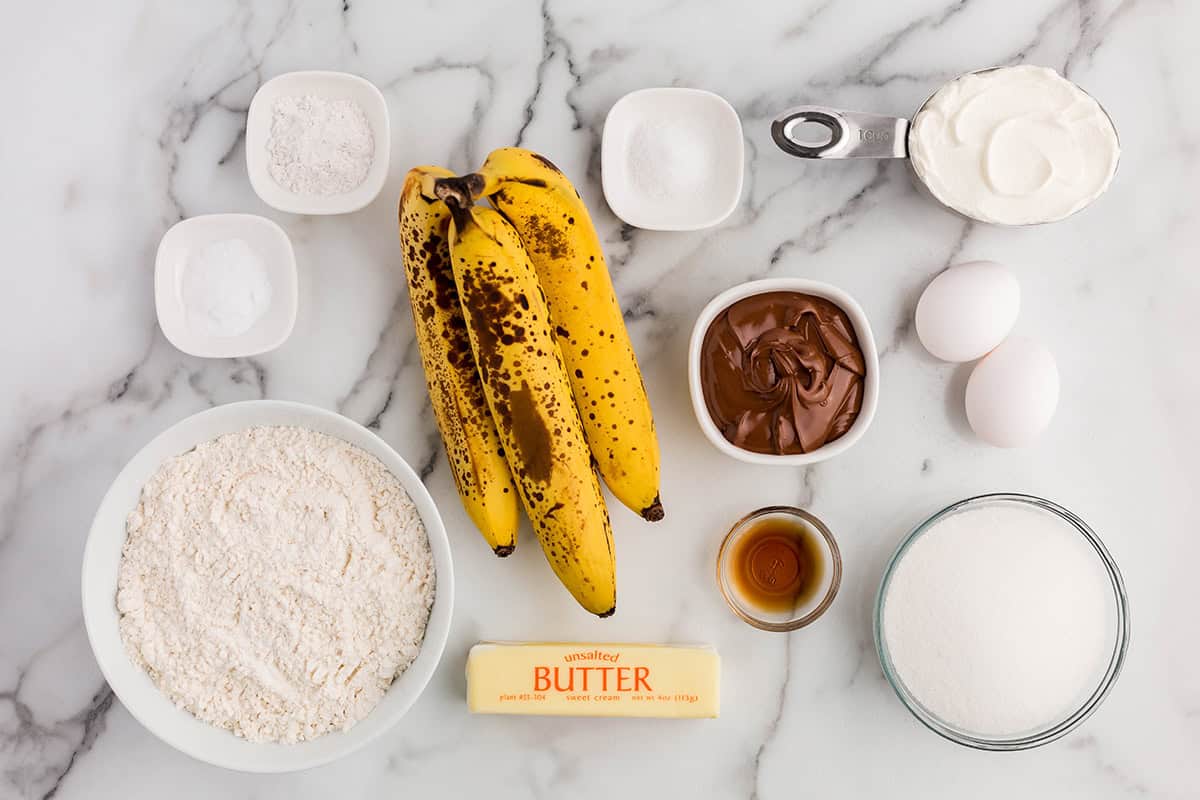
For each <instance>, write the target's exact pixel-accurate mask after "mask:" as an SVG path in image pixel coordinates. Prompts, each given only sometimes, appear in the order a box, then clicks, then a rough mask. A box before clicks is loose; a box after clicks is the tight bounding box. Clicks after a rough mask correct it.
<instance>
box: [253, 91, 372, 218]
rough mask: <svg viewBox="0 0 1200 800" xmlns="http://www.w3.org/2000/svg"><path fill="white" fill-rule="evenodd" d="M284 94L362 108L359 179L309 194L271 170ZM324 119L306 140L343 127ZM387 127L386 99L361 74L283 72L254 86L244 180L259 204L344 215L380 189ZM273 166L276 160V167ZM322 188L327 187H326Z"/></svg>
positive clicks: (325, 137) (333, 136) (335, 134)
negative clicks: (365, 156) (366, 142)
mask: <svg viewBox="0 0 1200 800" xmlns="http://www.w3.org/2000/svg"><path fill="white" fill-rule="evenodd" d="M288 98H316V99H318V100H320V101H324V102H337V101H347V100H348V101H351V102H352V103H355V104H357V105H358V106H359V108H361V109H362V112H363V114H364V115H365V117H366V120H367V123H368V124H369V126H370V129H371V137H372V140H373V145H374V147H373V151H372V158H371V164H370V166H369V167H368V168H367V171H366V175H365V177H364V178H363V180H362V182H361V183H359V184H358V185H356V186H354V187H353V188H352V189H350V190H349V191H342V192H337V193H332V194H325V193H322V192H321V191H320V189H321V187H320V186H319V185H318V186H314V187H313V188H314V190H315V191H314V192H313V193H298V192H293V191H291V190H289V189H288V188H286V187H285V186H283V185H282V184H280V183H279V182H278V181H277V180H276V179H275V177H274V176H273V175H272V157H271V152H270V144H271V136H272V127H273V125H274V121H275V109H276V103H277V102H279V101H280V100H287V99H288ZM333 127H334V125H333V123H332V122H330V121H328V120H326V121H325V122H324V123H323V127H322V126H316V127H314V129H313V130H311V131H309V132H308V133H309V137H308V141H307V142H306V145H307V147H308V149H310V150H311V149H315V148H313V147H312V145H314V144H316V145H320V144H322V143H323V142H328V141H330V140H333V141H336V140H337V139H338V138H339V137H340V136H342V135H343V134H344V133H346V132H345V131H339V130H334V129H333ZM391 141H392V132H391V122H390V121H389V118H388V108H387V100H385V99H384V97H383V93H382V92H380V91H379V89H378V88H377V87H376V86H375V84H373V83H371V82H370V81H369V80H367V79H366V78H360V77H359V76H357V75H351V74H350V73H348V72H328V71H324V70H311V71H306V72H286V73H284V74H283V75H279V76H277V77H274V78H272V79H271V80H269V81H267V82H266V83H264V84H263V85H262V86H260V87H259V89H258V91H257V92H256V93H255V94H254V99H253V100H251V101H250V110H249V112H248V113H247V115H246V172H247V173H248V174H249V176H250V185H251V186H253V187H254V191H255V193H256V194H257V195H258V196H259V197H260V198H261V199H262V201H263V202H264V203H266V204H267V205H269V206H271V207H272V208H277V209H279V210H280V211H287V212H289V213H291V214H348V213H350V212H352V211H358V210H359V209H360V208H363V207H364V206H366V205H368V204H370V203H371V202H372V201H373V200H374V199H375V198H376V197H377V196H378V195H379V191H380V190H381V189H382V188H383V184H384V182H385V181H386V180H387V175H388V159H389V153H390V150H391ZM278 166H279V165H278V164H277V165H276V167H278ZM326 188H327V187H326Z"/></svg>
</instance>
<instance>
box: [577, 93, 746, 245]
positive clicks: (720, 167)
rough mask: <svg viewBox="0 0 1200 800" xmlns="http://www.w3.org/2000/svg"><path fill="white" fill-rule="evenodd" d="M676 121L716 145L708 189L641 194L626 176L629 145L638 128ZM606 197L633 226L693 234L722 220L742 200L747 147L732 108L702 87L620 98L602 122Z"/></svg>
mask: <svg viewBox="0 0 1200 800" xmlns="http://www.w3.org/2000/svg"><path fill="white" fill-rule="evenodd" d="M671 122H674V123H675V124H676V125H679V123H680V122H682V123H683V124H682V125H681V126H680V127H682V128H683V129H685V130H688V129H692V128H693V127H694V129H695V131H696V133H697V135H699V136H705V137H709V138H710V139H712V140H713V142H714V149H715V150H716V158H715V159H714V161H713V163H711V164H710V165H709V167H710V168H711V169H712V170H713V180H712V183H711V185H710V186H709V191H706V192H697V193H693V194H691V195H689V196H688V197H686V198H676V199H669V198H659V197H652V196H649V195H648V194H647V193H646V192H644V191H642V190H640V189H639V188H638V187H637V186H636V185H635V183H634V182H633V181H632V180H630V176H629V148H630V141H631V138H632V136H633V135H634V132H635V131H636V130H637V128H638V126H639V125H655V124H660V123H671ZM600 164H601V167H600V173H601V183H602V184H603V186H604V199H605V200H607V201H608V205H609V207H610V208H612V210H613V213H614V214H616V215H617V216H618V217H620V218H621V219H623V220H624V221H625V222H627V223H629V224H630V225H633V226H634V227H635V228H645V229H647V230H656V231H695V230H700V229H702V228H709V227H712V226H713V225H716V224H718V223H720V222H722V221H724V220H725V218H726V217H728V216H729V215H730V214H731V213H732V212H733V210H734V209H735V208H737V204H738V201H739V200H740V199H741V196H742V179H743V177H744V174H745V144H744V142H743V140H742V121H741V119H740V118H739V117H738V114H737V111H735V110H734V109H733V106H731V105H729V103H728V102H727V101H726V100H725V98H723V97H721V96H720V95H718V94H713V93H712V92H708V91H705V90H703V89H686V88H678V87H666V88H657V89H639V90H638V91H636V92H630V93H629V94H627V95H625V96H624V97H622V98H621V99H620V100H618V101H617V102H616V103H614V104H613V107H612V108H611V109H610V110H609V112H608V117H607V118H606V119H605V120H604V135H603V137H602V140H601V144H600Z"/></svg>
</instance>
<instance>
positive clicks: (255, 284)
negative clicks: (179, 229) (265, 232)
mask: <svg viewBox="0 0 1200 800" xmlns="http://www.w3.org/2000/svg"><path fill="white" fill-rule="evenodd" d="M271 295H272V288H271V279H270V277H268V275H267V267H266V265H265V264H264V263H263V260H262V259H261V258H260V257H259V256H258V254H257V253H255V252H254V249H253V248H252V247H251V246H250V245H249V244H247V243H246V242H245V241H244V240H242V239H219V240H217V241H215V242H210V243H208V244H206V245H205V246H204V247H201V248H200V249H199V250H197V251H196V252H194V253H189V254H188V257H187V261H186V262H185V263H184V266H183V271H182V274H181V276H180V278H179V299H180V303H181V304H182V305H183V310H184V314H185V315H186V318H187V324H188V327H190V328H191V329H192V330H194V331H195V332H196V333H199V334H200V335H202V336H212V337H215V338H229V337H231V336H241V335H242V334H243V333H245V332H246V331H248V330H250V329H251V328H252V327H254V324H255V323H256V322H258V321H259V320H260V319H262V316H263V315H264V314H266V313H267V309H268V308H270V307H271Z"/></svg>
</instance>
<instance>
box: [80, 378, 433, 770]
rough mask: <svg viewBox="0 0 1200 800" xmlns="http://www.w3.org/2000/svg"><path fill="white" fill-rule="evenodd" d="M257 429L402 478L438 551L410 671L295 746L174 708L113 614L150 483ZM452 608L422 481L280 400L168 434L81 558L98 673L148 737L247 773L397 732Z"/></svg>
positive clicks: (351, 432) (112, 504) (139, 459)
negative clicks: (354, 718) (324, 444)
mask: <svg viewBox="0 0 1200 800" xmlns="http://www.w3.org/2000/svg"><path fill="white" fill-rule="evenodd" d="M255 425H297V426H302V427H305V428H309V429H310V430H315V431H319V432H321V433H326V434H329V435H330V436H336V437H337V438H339V439H342V440H344V441H347V442H350V443H351V444H353V445H356V446H358V447H361V448H362V449H363V450H366V451H367V452H368V453H371V454H372V455H374V456H376V457H377V458H378V459H379V460H380V461H382V462H383V463H384V465H385V466H386V467H387V468H388V469H389V470H391V471H392V473H393V474H394V475H395V476H396V477H397V478H399V479H400V482H401V483H402V484H403V485H404V488H405V489H406V490H407V491H408V493H409V495H410V496H411V497H412V499H413V502H414V503H415V504H416V506H417V510H418V512H419V513H420V515H421V519H422V520H423V521H424V523H425V531H426V534H427V535H428V537H429V544H430V546H431V548H432V549H433V557H434V564H435V567H436V573H437V590H436V591H437V594H436V596H435V599H434V604H433V611H432V613H431V615H430V617H429V625H428V627H427V628H426V631H425V641H424V643H423V644H422V646H421V652H420V654H419V655H418V656H417V659H416V660H415V661H414V662H413V663H412V665H411V666H410V667H409V668H408V669H407V670H406V671H405V672H404V673H403V674H402V675H401V676H400V677H399V678H397V679H396V682H395V683H393V684H392V686H391V688H390V689H388V691H387V694H386V695H384V698H383V700H381V701H380V703H379V705H378V706H376V707H375V709H374V710H373V711H372V712H371V713H370V714H369V715H368V716H367V717H366V718H365V719H363V720H362V721H361V722H359V723H358V724H357V725H355V726H354V727H353V728H351V729H350V730H348V731H345V732H338V733H329V734H326V735H324V736H321V737H319V738H317V739H313V740H312V741H307V742H300V743H297V744H279V743H263V742H250V741H247V740H245V739H242V738H239V737H237V736H234V735H233V734H232V733H230V732H228V731H225V730H221V729H219V728H216V727H213V726H212V725H209V724H208V723H205V722H201V721H200V720H198V719H196V718H195V717H193V716H192V715H191V714H189V713H188V712H187V711H184V710H182V709H180V708H176V707H175V705H174V704H173V703H172V702H171V701H170V700H169V699H167V696H166V695H165V694H163V693H162V692H160V691H159V690H158V688H157V687H156V686H155V685H154V684H153V682H151V680H150V678H149V676H147V675H146V673H145V672H143V671H142V670H141V669H140V668H138V667H137V666H135V665H134V663H133V662H132V661H130V659H129V656H128V655H127V654H126V652H125V647H124V644H123V643H122V641H121V634H120V630H119V628H118V620H119V615H118V613H117V607H116V594H117V571H118V567H119V565H120V560H121V548H122V546H123V545H124V543H125V518H126V515H128V514H129V512H130V510H131V509H133V508H134V506H135V505H136V504H137V500H138V497H139V495H140V494H141V491H142V486H143V485H144V484H145V482H146V480H147V479H149V478H150V476H151V475H152V474H153V473H154V471H155V470H156V469H157V468H158V466H159V465H160V464H161V463H162V462H163V461H164V460H166V459H168V458H170V457H172V456H175V455H178V454H180V453H184V452H186V451H188V450H189V449H191V448H193V447H195V446H196V445H197V444H199V443H201V442H205V441H208V440H209V439H212V438H214V437H217V436H220V435H222V434H226V433H233V432H236V431H240V430H244V429H246V428H248V427H251V426H255ZM453 605H454V569H453V565H452V563H451V558H450V542H449V540H448V539H447V538H446V529H445V527H444V526H443V524H442V518H441V516H440V515H439V514H438V510H437V507H436V506H435V505H434V503H433V498H431V497H430V496H429V492H428V491H426V489H425V486H424V485H423V484H422V483H421V479H420V477H419V476H418V475H417V473H416V472H414V471H413V469H412V467H410V466H409V465H408V464H407V463H405V461H404V460H403V459H402V458H400V456H399V455H397V454H396V451H395V450H393V449H392V448H391V447H389V446H388V445H387V444H386V443H385V442H384V441H383V440H382V439H380V438H379V437H378V436H376V435H375V434H374V433H371V432H370V431H368V430H367V429H366V428H364V427H362V426H361V425H359V424H358V423H356V422H353V421H351V420H349V419H346V418H345V417H343V416H341V415H340V414H335V413H334V412H332V411H326V410H324V409H320V408H315V407H312V406H306V405H303V404H300V403H288V402H282V401H278V400H255V401H250V402H244V403H232V404H230V405H224V406H218V407H216V408H212V409H209V410H207V411H202V412H200V413H199V414H195V415H193V416H191V417H188V418H187V419H185V420H183V421H182V422H179V423H176V424H175V425H173V426H171V427H170V428H168V429H167V430H166V431H164V432H163V433H161V434H159V435H158V436H157V437H155V438H154V439H153V440H152V441H151V442H150V443H149V444H147V445H146V446H145V447H143V448H142V449H141V450H140V451H139V452H138V454H137V455H135V456H134V457H133V459H132V460H130V462H129V463H128V464H127V465H125V468H124V469H123V470H121V473H120V474H119V475H118V476H117V479H116V480H115V481H114V482H113V485H112V487H111V488H110V489H109V490H108V493H107V494H106V495H105V496H104V499H103V500H102V501H101V503H100V508H99V510H98V511H97V512H96V517H95V520H94V521H93V522H92V529H91V532H90V533H89V534H88V540H87V545H86V547H85V548H84V551H83V621H84V625H85V626H86V628H87V634H88V640H89V641H90V642H91V645H92V651H93V652H94V653H95V654H96V661H97V662H98V663H99V664H100V671H101V672H102V673H103V674H104V678H105V680H107V681H108V684H109V686H111V687H112V689H113V691H114V692H115V693H116V695H117V697H118V698H120V700H121V703H122V704H123V705H124V706H125V707H126V708H127V709H128V710H129V713H130V714H132V715H133V716H134V718H135V719H137V720H138V721H139V722H140V723H142V725H144V726H145V727H146V728H147V730H149V731H150V732H151V733H153V734H154V735H155V736H157V737H158V738H160V739H162V740H163V741H164V742H166V743H167V744H169V745H171V746H172V747H174V748H176V749H177V750H180V751H182V752H184V753H187V754H188V755H190V756H192V757H193V758H198V759H200V760H201V761H207V762H208V763H210V764H215V765H217V766H220V767H226V768H228V769H236V770H242V771H244V772H290V771H293V770H300V769H307V768H309V767H315V766H317V765H319V764H325V763H328V762H330V761H333V760H334V759H337V758H341V757H342V756H345V755H346V754H348V753H350V752H352V751H354V750H357V749H358V748H360V747H362V746H363V745H365V744H366V743H367V742H369V741H371V740H372V739H375V738H377V737H378V736H380V735H382V734H383V733H384V732H385V731H387V730H388V729H389V728H391V727H392V726H393V725H395V724H396V723H397V722H398V721H399V720H400V718H401V717H403V716H404V714H405V712H407V711H408V709H409V707H411V706H412V704H413V703H414V702H416V700H417V698H418V697H419V696H420V694H421V692H422V691H423V690H424V689H425V686H426V684H427V683H428V682H429V679H430V677H431V676H432V675H433V672H434V670H435V669H436V668H437V665H438V661H439V660H440V659H441V657H442V651H443V649H444V648H445V645H446V636H447V634H448V633H449V630H450V615H451V611H452V609H453Z"/></svg>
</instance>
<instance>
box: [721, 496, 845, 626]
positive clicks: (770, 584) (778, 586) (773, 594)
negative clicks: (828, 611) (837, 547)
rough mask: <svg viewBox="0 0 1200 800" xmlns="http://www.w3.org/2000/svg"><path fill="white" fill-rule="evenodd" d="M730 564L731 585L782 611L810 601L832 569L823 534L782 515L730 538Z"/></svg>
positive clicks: (745, 597) (752, 601) (757, 604)
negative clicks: (732, 539) (733, 538)
mask: <svg viewBox="0 0 1200 800" xmlns="http://www.w3.org/2000/svg"><path fill="white" fill-rule="evenodd" d="M729 564H730V570H729V576H730V582H731V584H732V587H733V590H734V591H735V592H736V593H737V594H738V597H739V598H741V600H742V601H743V602H744V603H746V604H747V605H750V606H753V607H754V608H756V609H758V610H760V611H766V612H776V613H784V614H787V613H790V612H791V611H792V610H793V609H796V608H799V607H801V606H804V605H805V604H806V603H808V602H809V601H811V600H812V599H813V597H814V596H815V595H816V593H817V592H819V591H820V590H821V586H822V584H823V583H824V580H825V574H826V570H828V569H829V565H828V564H827V563H826V557H825V550H824V548H823V547H822V546H821V534H820V533H818V532H817V531H816V530H814V529H813V528H811V527H810V526H809V525H807V524H806V523H805V522H803V521H802V520H799V519H793V518H788V517H779V516H768V517H763V518H762V519H759V520H755V521H754V522H752V523H750V527H749V528H748V529H747V530H746V531H745V532H743V533H742V534H741V535H740V536H738V537H737V538H736V540H735V541H734V542H733V543H732V549H731V551H730V558H729Z"/></svg>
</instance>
